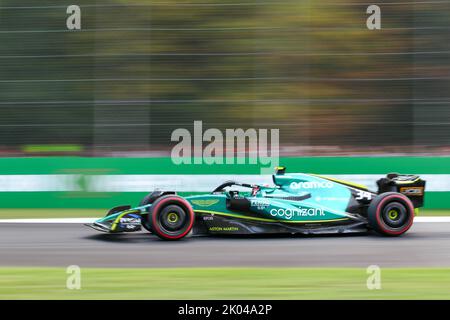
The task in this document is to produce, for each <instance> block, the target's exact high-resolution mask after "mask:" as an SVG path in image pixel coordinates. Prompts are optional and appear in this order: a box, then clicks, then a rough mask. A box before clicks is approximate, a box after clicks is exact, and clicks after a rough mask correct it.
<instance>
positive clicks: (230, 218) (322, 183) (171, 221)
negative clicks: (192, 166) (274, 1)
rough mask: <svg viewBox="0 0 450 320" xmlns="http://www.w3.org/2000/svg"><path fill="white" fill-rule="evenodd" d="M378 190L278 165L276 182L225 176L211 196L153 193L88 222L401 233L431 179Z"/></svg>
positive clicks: (236, 230)
mask: <svg viewBox="0 0 450 320" xmlns="http://www.w3.org/2000/svg"><path fill="white" fill-rule="evenodd" d="M377 185H378V190H377V191H376V192H375V191H371V190H369V189H368V188H367V187H365V186H363V185H359V184H355V183H351V182H346V181H341V180H337V179H335V178H331V177H324V176H319V175H315V174H303V173H289V174H288V173H286V168H284V167H278V168H277V170H276V173H275V174H274V175H273V185H272V186H268V185H254V184H247V183H240V182H236V181H226V182H224V183H222V184H221V185H219V186H218V187H217V188H215V189H214V190H213V191H212V192H211V193H209V194H203V195H192V196H186V197H181V196H179V195H177V194H176V192H173V191H154V192H151V193H150V194H148V195H147V196H146V197H145V198H143V199H142V201H141V202H140V204H139V205H138V206H137V207H134V208H132V207H131V206H129V205H125V206H118V207H115V208H113V209H111V210H110V211H109V212H108V214H107V215H106V217H104V218H101V219H99V220H97V221H95V222H94V223H92V224H88V226H90V227H92V228H94V229H96V230H98V231H103V232H109V233H122V232H135V231H139V230H141V228H144V229H146V230H147V231H149V232H151V233H154V234H156V235H157V236H158V237H160V238H162V239H165V240H178V239H181V238H183V237H185V236H187V235H192V234H193V235H214V234H221V235H223V234H230V235H236V234H239V235H242V234H283V233H285V234H341V233H361V232H367V231H369V230H374V231H375V232H376V233H378V234H380V235H385V236H399V235H401V234H404V233H405V232H406V231H408V229H409V228H410V227H411V225H412V223H413V220H414V216H415V214H416V213H417V211H418V208H419V207H421V206H423V201H424V191H425V181H424V180H422V179H420V177H418V176H415V175H401V174H396V173H391V174H388V175H387V176H386V177H384V178H381V179H379V180H378V181H377Z"/></svg>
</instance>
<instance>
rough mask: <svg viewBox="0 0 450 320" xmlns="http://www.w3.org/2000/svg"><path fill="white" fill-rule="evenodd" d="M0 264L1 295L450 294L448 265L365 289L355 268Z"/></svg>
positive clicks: (389, 277) (400, 274) (403, 272)
mask: <svg viewBox="0 0 450 320" xmlns="http://www.w3.org/2000/svg"><path fill="white" fill-rule="evenodd" d="M65 271H66V270H65V269H64V268H0V299H450V269H434V268H428V269H426V268H420V269H419V268H383V269H382V270H381V287H382V288H381V289H380V290H368V289H367V286H366V281H367V277H368V275H367V273H366V270H365V269H362V268H361V269H359V268H318V269H311V268H175V269H97V268H83V269H82V270H81V290H69V289H67V288H66V281H67V276H68V275H67V274H66V272H65Z"/></svg>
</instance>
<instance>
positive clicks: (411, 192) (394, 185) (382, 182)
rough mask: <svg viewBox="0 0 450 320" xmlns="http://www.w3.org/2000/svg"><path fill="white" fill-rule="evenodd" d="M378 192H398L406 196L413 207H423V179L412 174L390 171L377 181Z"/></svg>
mask: <svg viewBox="0 0 450 320" xmlns="http://www.w3.org/2000/svg"><path fill="white" fill-rule="evenodd" d="M377 185H378V193H379V194H381V193H385V192H399V193H401V194H404V195H405V196H407V197H408V198H409V199H410V200H411V202H412V203H413V205H414V208H419V207H423V201H424V196H425V180H422V179H420V177H419V176H416V175H412V174H398V173H390V174H388V175H387V176H386V177H385V178H381V179H379V180H378V181H377Z"/></svg>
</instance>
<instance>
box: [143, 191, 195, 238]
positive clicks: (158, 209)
mask: <svg viewBox="0 0 450 320" xmlns="http://www.w3.org/2000/svg"><path fill="white" fill-rule="evenodd" d="M194 220H195V216H194V211H193V210H192V207H191V205H190V204H189V202H187V201H186V200H185V199H183V198H181V197H179V196H175V195H166V196H163V197H161V198H158V199H157V200H156V201H155V202H153V205H152V208H151V210H150V214H149V215H148V221H149V222H150V224H151V229H152V232H153V233H155V234H156V235H157V236H158V237H160V238H161V239H164V240H179V239H181V238H183V237H185V236H186V235H187V234H188V233H189V232H190V231H191V230H192V226H193V225H194Z"/></svg>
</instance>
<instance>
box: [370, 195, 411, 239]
mask: <svg viewBox="0 0 450 320" xmlns="http://www.w3.org/2000/svg"><path fill="white" fill-rule="evenodd" d="M367 218H368V220H369V226H370V227H371V228H372V229H374V230H375V231H376V232H378V233H380V234H382V235H386V236H399V235H402V234H403V233H405V232H406V231H408V230H409V228H411V225H412V223H413V220H414V206H413V204H412V202H411V200H409V199H408V198H407V197H406V196H404V195H403V194H400V193H397V192H386V193H382V194H380V195H378V196H377V197H376V198H375V199H374V200H373V201H372V202H371V203H370V205H369V208H368V211H367Z"/></svg>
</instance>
